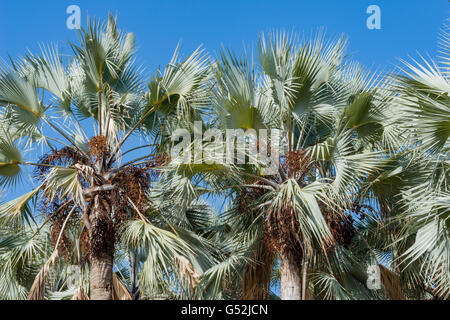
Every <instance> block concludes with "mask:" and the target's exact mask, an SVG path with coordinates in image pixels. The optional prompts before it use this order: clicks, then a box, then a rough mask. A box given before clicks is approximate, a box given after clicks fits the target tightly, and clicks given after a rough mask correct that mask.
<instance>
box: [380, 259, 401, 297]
mask: <svg viewBox="0 0 450 320" xmlns="http://www.w3.org/2000/svg"><path fill="white" fill-rule="evenodd" d="M378 267H379V268H380V275H381V282H382V283H383V285H384V288H385V290H386V294H387V295H388V297H389V298H390V299H392V300H403V294H402V286H401V283H400V277H399V275H398V274H396V273H394V272H392V271H391V270H389V269H386V268H385V267H383V266H382V265H381V264H379V265H378Z"/></svg>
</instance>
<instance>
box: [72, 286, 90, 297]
mask: <svg viewBox="0 0 450 320" xmlns="http://www.w3.org/2000/svg"><path fill="white" fill-rule="evenodd" d="M71 300H89V297H88V296H87V294H86V292H84V290H83V287H81V286H80V287H79V288H78V289H77V291H75V294H74V295H73V297H72V299H71Z"/></svg>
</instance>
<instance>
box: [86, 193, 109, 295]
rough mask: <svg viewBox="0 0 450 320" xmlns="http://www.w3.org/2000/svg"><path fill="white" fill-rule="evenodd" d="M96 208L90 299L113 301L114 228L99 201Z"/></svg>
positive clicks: (91, 218)
mask: <svg viewBox="0 0 450 320" xmlns="http://www.w3.org/2000/svg"><path fill="white" fill-rule="evenodd" d="M95 207H96V210H93V214H92V215H91V217H90V220H91V221H90V222H91V226H90V237H89V244H90V255H89V262H90V275H89V278H90V279H89V282H90V298H91V300H112V273H113V261H114V226H113V223H112V221H111V217H110V215H109V214H108V210H107V209H106V210H105V207H103V208H102V207H101V206H100V205H99V203H98V202H97V201H96V205H95ZM102 209H103V210H102Z"/></svg>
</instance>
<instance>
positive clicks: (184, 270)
mask: <svg viewBox="0 0 450 320" xmlns="http://www.w3.org/2000/svg"><path fill="white" fill-rule="evenodd" d="M175 264H176V266H177V268H178V272H179V273H180V278H181V279H184V280H187V281H188V283H189V288H190V289H191V290H194V289H195V287H196V286H197V284H198V281H199V279H200V274H199V273H198V271H197V270H195V268H194V267H193V266H192V264H191V262H190V261H189V260H188V259H187V258H186V257H183V256H180V255H176V256H175Z"/></svg>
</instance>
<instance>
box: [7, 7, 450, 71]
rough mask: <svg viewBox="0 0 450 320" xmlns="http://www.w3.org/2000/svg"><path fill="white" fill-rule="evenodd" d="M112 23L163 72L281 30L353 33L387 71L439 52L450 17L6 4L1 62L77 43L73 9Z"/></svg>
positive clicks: (364, 58) (422, 12) (355, 42)
mask: <svg viewBox="0 0 450 320" xmlns="http://www.w3.org/2000/svg"><path fill="white" fill-rule="evenodd" d="M71 4H76V5H78V6H79V7H80V8H81V11H82V25H83V24H85V22H86V13H89V14H90V15H92V16H97V17H102V18H104V17H106V16H107V13H108V11H112V12H117V13H118V16H119V26H121V27H122V28H124V29H125V30H127V31H133V32H135V34H136V40H137V44H138V47H139V52H138V56H139V57H140V59H139V61H140V62H141V63H143V64H144V65H146V66H147V67H148V68H149V69H148V71H152V70H154V69H155V68H156V67H157V66H158V65H164V64H165V63H167V62H168V61H169V58H170V56H171V54H172V52H173V50H174V48H175V46H176V44H177V43H178V41H179V40H181V41H182V45H183V46H182V49H183V52H184V54H185V55H186V54H188V53H189V52H190V51H192V50H193V49H194V48H196V47H197V46H198V45H200V44H203V45H204V46H205V48H206V49H208V50H209V51H211V52H213V53H214V52H217V51H218V50H219V49H220V47H221V44H224V45H225V46H231V47H233V48H234V49H240V48H242V47H243V42H245V43H247V44H251V43H252V42H253V43H254V42H255V41H256V39H257V36H258V33H259V32H260V31H267V30H271V29H275V28H284V29H287V30H297V31H306V32H308V33H309V32H310V31H311V30H315V29H317V28H318V27H325V28H326V30H327V33H329V34H331V35H337V34H340V33H344V34H346V35H347V36H348V37H349V39H350V47H349V53H351V54H352V56H353V57H354V58H355V59H357V60H359V61H361V62H362V63H363V64H364V65H366V66H367V67H388V68H389V66H390V65H392V64H394V63H395V62H396V58H398V57H403V58H404V57H407V56H408V55H413V56H416V51H419V52H421V53H427V52H428V53H430V54H431V55H434V54H435V53H436V43H437V35H438V32H439V29H440V28H441V26H442V23H443V22H444V20H445V19H446V18H447V17H449V14H448V11H449V8H450V6H449V2H448V1H447V0H428V1H424V0H421V1H419V0H383V1H382V0H368V1H366V0H345V1H335V0H290V1H288V0H271V1H268V0H241V1H237V0H227V1H225V0H222V1H212V0H210V1H204V0H198V1H195V0H172V1H161V0H159V1H154V0H148V1H132V0H128V1H123V0H122V1H119V0H108V1H103V0H96V1H86V0H83V1H77V0H57V1H56V0H53V1H50V0H40V1H38V0H32V1H31V0H30V1H25V0H0V57H1V58H4V59H5V58H7V57H8V54H10V55H12V56H16V55H18V54H22V53H24V52H25V50H26V48H30V49H31V50H34V51H35V50H36V49H37V44H38V43H40V42H56V41H58V42H59V41H62V42H64V41H67V40H75V32H74V31H71V30H68V29H67V28H66V19H67V17H68V15H67V14H66V8H67V7H68V6H69V5H71ZM371 4H376V5H378V6H379V7H380V8H381V13H382V15H381V20H382V29H381V30H369V29H367V27H366V19H367V17H368V14H366V8H367V7H368V6H369V5H371Z"/></svg>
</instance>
